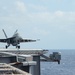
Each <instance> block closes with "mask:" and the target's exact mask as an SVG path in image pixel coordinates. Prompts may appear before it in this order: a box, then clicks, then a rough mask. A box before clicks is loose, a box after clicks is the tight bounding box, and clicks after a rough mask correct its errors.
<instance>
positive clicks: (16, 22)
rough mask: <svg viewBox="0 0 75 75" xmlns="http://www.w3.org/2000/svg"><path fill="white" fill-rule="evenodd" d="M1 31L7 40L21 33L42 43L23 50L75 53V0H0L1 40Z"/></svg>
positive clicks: (32, 44)
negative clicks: (69, 50) (15, 33)
mask: <svg viewBox="0 0 75 75" xmlns="http://www.w3.org/2000/svg"><path fill="white" fill-rule="evenodd" d="M2 29H4V30H5V32H6V34H7V36H8V37H11V36H12V35H13V34H14V32H15V31H16V29H18V33H19V35H20V36H21V37H23V38H28V39H40V41H37V42H35V43H23V44H20V45H21V48H42V49H75V0H0V39H2V38H5V36H4V34H3V32H2ZM5 45H6V44H4V43H0V48H4V47H5ZM10 48H11V47H10Z"/></svg>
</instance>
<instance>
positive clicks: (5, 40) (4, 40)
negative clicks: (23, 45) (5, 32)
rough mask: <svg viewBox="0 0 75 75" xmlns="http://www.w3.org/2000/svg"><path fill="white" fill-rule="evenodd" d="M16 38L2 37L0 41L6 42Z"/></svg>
mask: <svg viewBox="0 0 75 75" xmlns="http://www.w3.org/2000/svg"><path fill="white" fill-rule="evenodd" d="M11 39H14V37H11V38H7V39H0V42H3V43H6V42H7V41H8V40H11Z"/></svg>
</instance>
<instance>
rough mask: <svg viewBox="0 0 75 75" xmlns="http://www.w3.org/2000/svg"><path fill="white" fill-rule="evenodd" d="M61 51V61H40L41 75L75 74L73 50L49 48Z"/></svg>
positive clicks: (74, 52) (74, 53)
mask: <svg viewBox="0 0 75 75" xmlns="http://www.w3.org/2000/svg"><path fill="white" fill-rule="evenodd" d="M52 52H61V63H60V64H58V63H57V62H41V75H75V50H49V53H48V54H51V53H52Z"/></svg>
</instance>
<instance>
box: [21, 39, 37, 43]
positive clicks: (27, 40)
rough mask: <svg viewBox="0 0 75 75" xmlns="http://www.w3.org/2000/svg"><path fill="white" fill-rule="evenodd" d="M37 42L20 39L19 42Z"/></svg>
mask: <svg viewBox="0 0 75 75" xmlns="http://www.w3.org/2000/svg"><path fill="white" fill-rule="evenodd" d="M36 41H37V40H31V39H21V40H20V42H36Z"/></svg>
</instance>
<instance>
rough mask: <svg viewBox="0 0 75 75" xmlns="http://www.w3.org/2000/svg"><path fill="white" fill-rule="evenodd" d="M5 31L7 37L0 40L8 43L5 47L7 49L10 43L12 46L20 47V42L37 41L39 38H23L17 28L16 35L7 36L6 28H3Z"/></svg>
mask: <svg viewBox="0 0 75 75" xmlns="http://www.w3.org/2000/svg"><path fill="white" fill-rule="evenodd" d="M2 30H3V32H4V35H5V37H6V39H0V42H3V43H7V45H6V46H5V48H6V49H7V48H8V47H9V46H10V44H11V45H12V46H16V48H18V49H20V45H19V44H20V43H22V42H36V41H37V40H38V39H37V40H31V39H23V38H22V37H20V36H19V34H18V33H17V30H16V31H15V33H14V35H13V36H12V37H10V38H8V37H7V35H6V33H5V31H4V29H2Z"/></svg>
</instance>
